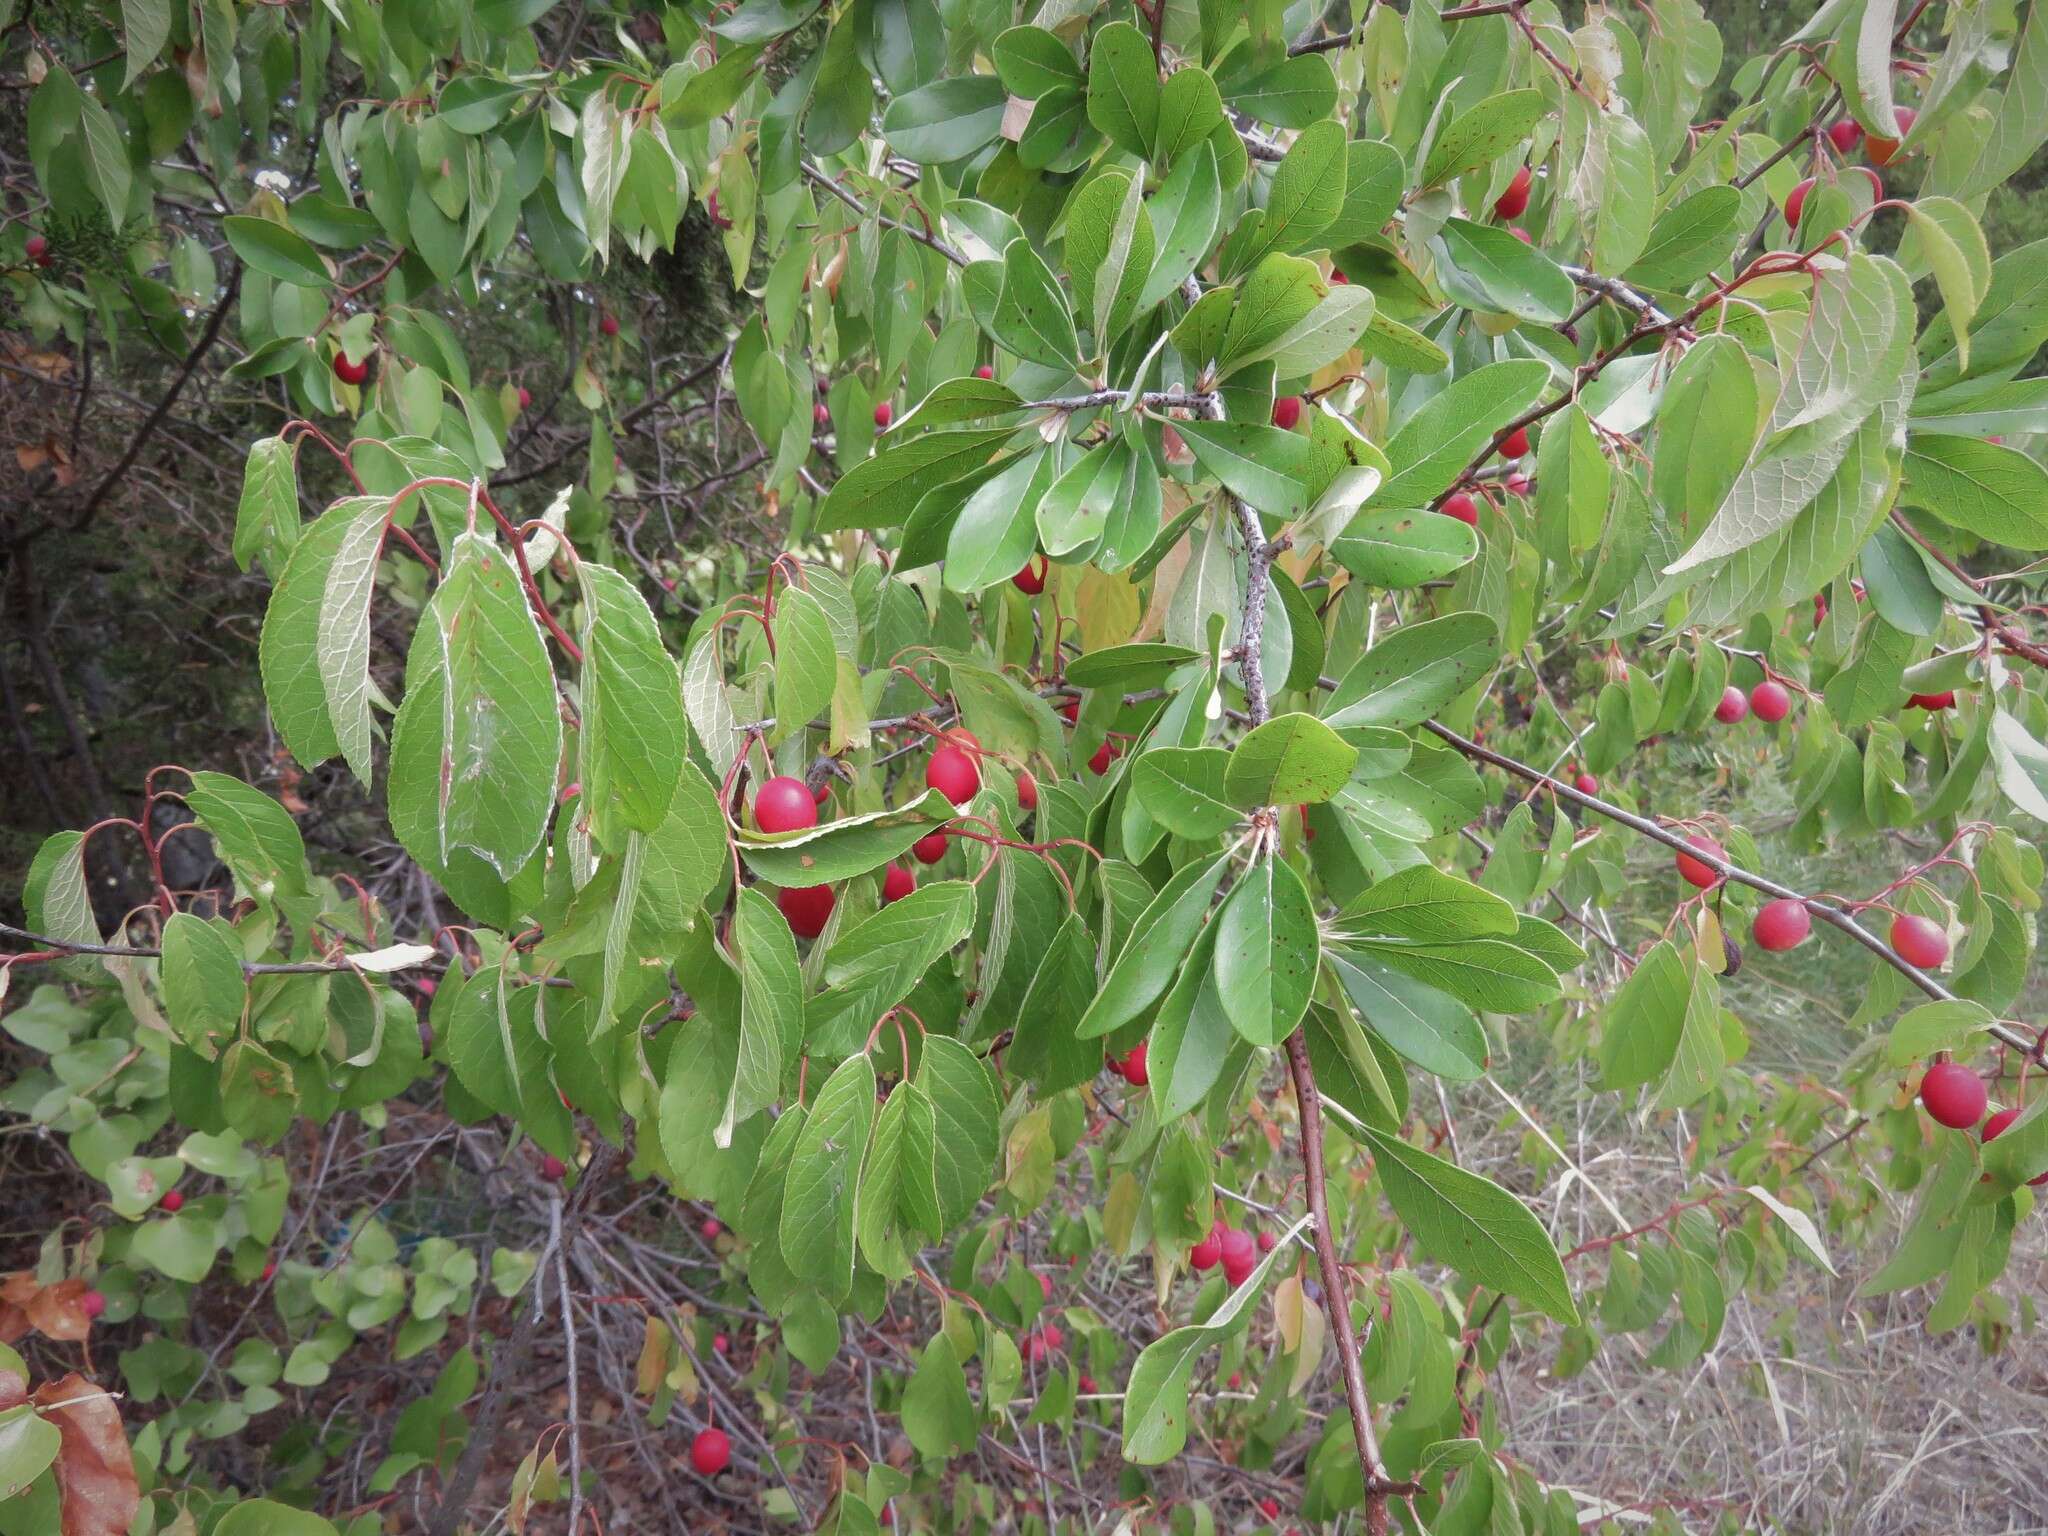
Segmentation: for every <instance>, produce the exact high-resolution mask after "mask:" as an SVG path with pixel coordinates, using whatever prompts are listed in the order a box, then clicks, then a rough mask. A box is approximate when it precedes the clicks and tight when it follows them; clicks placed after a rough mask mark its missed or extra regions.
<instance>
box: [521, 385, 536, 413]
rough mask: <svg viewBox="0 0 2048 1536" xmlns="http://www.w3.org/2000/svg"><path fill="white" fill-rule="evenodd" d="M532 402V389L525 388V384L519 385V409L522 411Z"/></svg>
mask: <svg viewBox="0 0 2048 1536" xmlns="http://www.w3.org/2000/svg"><path fill="white" fill-rule="evenodd" d="M532 404H533V391H532V390H530V389H528V388H527V387H526V386H525V385H524V384H522V385H520V386H519V409H521V410H522V411H523V410H525V409H526V408H527V407H528V406H529V405H532Z"/></svg>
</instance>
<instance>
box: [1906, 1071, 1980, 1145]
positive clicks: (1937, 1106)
mask: <svg viewBox="0 0 2048 1536" xmlns="http://www.w3.org/2000/svg"><path fill="white" fill-rule="evenodd" d="M1920 1102H1921V1104H1922V1105H1924V1106H1925V1107H1926V1109H1927V1113H1928V1114H1929V1115H1931V1116H1932V1117H1933V1119H1934V1123H1935V1124H1936V1125H1945V1126H1947V1127H1948V1128H1949V1129H1950V1130H1952V1131H1966V1130H1968V1129H1969V1128H1970V1127H1971V1126H1973V1125H1975V1124H1976V1123H1977V1122H1978V1121H1979V1120H1982V1119H1983V1118H1984V1106H1985V1104H1986V1102H1987V1097H1986V1095H1985V1092H1984V1080H1983V1079H1982V1078H1980V1077H1978V1076H1977V1074H1976V1073H1974V1072H1972V1071H1971V1070H1970V1069H1969V1068H1968V1067H1963V1066H1958V1065H1957V1064H1956V1063H1955V1062H1952V1061H1937V1062H1936V1063H1935V1064H1934V1065H1933V1066H1931V1067H1929V1068H1928V1069H1927V1075H1926V1076H1925V1077H1923V1078H1921V1079H1920Z"/></svg>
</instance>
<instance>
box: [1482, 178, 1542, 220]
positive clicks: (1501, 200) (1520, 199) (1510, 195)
mask: <svg viewBox="0 0 2048 1536" xmlns="http://www.w3.org/2000/svg"><path fill="white" fill-rule="evenodd" d="M1535 179H1536V176H1535V173H1534V172H1533V171H1531V170H1530V169H1529V167H1528V166H1526V165H1525V166H1522V167H1521V168H1519V169H1518V170H1517V171H1516V172H1515V175H1514V179H1513V180H1512V181H1510V182H1509V183H1508V186H1507V190H1506V191H1505V192H1503V193H1501V195H1500V196H1499V197H1497V198H1495V199H1494V200H1493V211H1494V213H1495V214H1496V215H1498V216H1499V217H1501V218H1503V219H1519V218H1520V217H1521V216H1522V212H1523V210H1524V209H1526V208H1527V207H1528V206H1529V188H1530V185H1531V184H1532V183H1533V182H1534V181H1535Z"/></svg>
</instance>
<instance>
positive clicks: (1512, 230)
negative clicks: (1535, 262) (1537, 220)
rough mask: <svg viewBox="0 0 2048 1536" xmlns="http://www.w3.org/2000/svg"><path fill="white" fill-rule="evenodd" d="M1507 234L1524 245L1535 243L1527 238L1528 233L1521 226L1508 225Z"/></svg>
mask: <svg viewBox="0 0 2048 1536" xmlns="http://www.w3.org/2000/svg"><path fill="white" fill-rule="evenodd" d="M1508 233H1509V234H1511V235H1513V236H1514V237H1515V238H1516V239H1517V240H1519V241H1521V242H1522V244H1524V245H1534V244H1535V243H1536V242H1535V241H1534V240H1532V239H1530V238H1529V231H1527V230H1526V229H1524V228H1522V226H1521V225H1519V224H1510V225H1509V226H1508Z"/></svg>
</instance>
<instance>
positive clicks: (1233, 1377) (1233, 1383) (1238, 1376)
mask: <svg viewBox="0 0 2048 1536" xmlns="http://www.w3.org/2000/svg"><path fill="white" fill-rule="evenodd" d="M1223 1385H1224V1386H1226V1387H1228V1388H1230V1390H1231V1391H1233V1392H1235V1391H1236V1390H1237V1389H1238V1388H1239V1387H1241V1386H1243V1385H1244V1372H1243V1371H1232V1372H1231V1373H1230V1380H1228V1381H1226V1382H1225V1383H1223Z"/></svg>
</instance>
